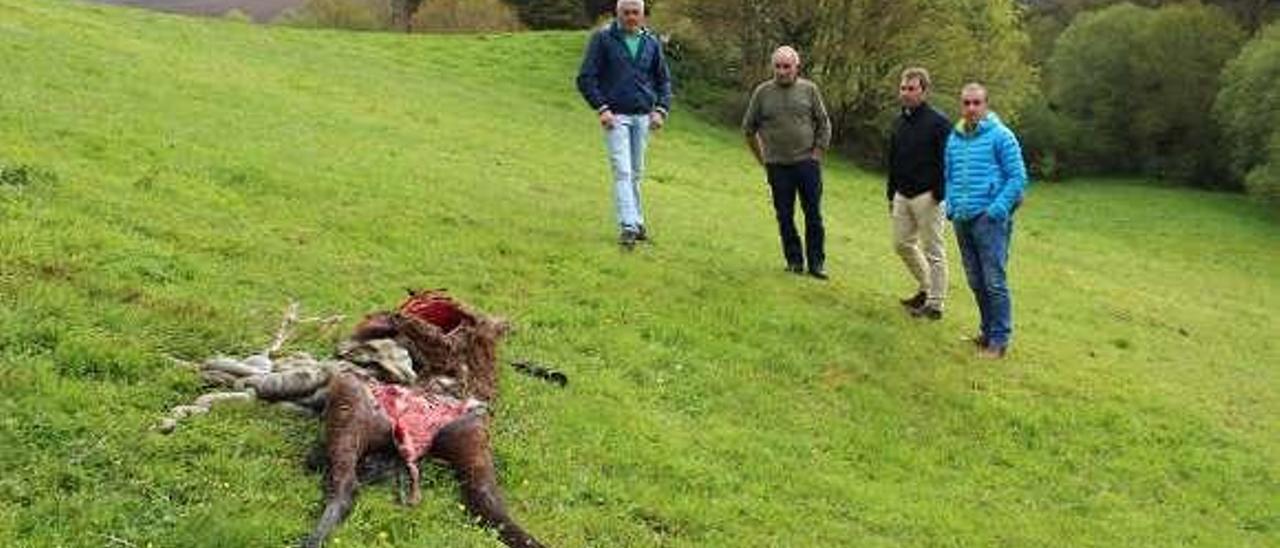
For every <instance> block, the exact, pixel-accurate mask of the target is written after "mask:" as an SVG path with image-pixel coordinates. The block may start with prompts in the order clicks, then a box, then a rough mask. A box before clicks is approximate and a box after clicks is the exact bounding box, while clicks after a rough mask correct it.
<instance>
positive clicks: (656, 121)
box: [649, 110, 667, 129]
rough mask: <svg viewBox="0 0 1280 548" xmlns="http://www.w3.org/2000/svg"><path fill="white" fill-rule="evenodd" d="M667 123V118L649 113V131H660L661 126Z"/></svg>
mask: <svg viewBox="0 0 1280 548" xmlns="http://www.w3.org/2000/svg"><path fill="white" fill-rule="evenodd" d="M665 123H667V117H666V116H663V115H662V113H661V112H658V111H656V110H655V111H653V112H650V113H649V129H662V124H665Z"/></svg>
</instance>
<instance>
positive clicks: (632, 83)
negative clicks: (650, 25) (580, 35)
mask: <svg viewBox="0 0 1280 548" xmlns="http://www.w3.org/2000/svg"><path fill="white" fill-rule="evenodd" d="M623 35H624V33H623V31H622V29H621V28H620V27H618V22H617V21H614V22H613V23H610V24H609V26H607V27H605V28H603V29H600V30H599V31H596V32H595V33H594V34H592V35H591V43H590V44H588V45H587V54H586V56H584V57H583V59H582V68H580V69H579V70H578V91H579V92H581V93H582V98H583V99H586V100H587V104H589V105H591V108H593V109H595V110H596V111H601V110H604V109H605V108H608V109H609V110H611V111H613V112H615V113H618V114H648V113H650V112H653V111H655V110H656V111H659V112H661V113H662V114H663V115H664V116H665V115H666V114H667V111H668V110H669V109H670V108H671V72H670V70H669V69H668V68H667V61H666V59H665V58H664V57H663V56H662V44H660V43H658V39H657V37H655V36H654V35H653V34H652V33H650V32H649V31H647V30H641V31H640V51H639V54H638V55H636V57H635V58H634V59H633V58H632V57H631V53H630V52H628V51H627V44H626V43H625V42H623Z"/></svg>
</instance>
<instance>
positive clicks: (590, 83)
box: [577, 32, 609, 113]
mask: <svg viewBox="0 0 1280 548" xmlns="http://www.w3.org/2000/svg"><path fill="white" fill-rule="evenodd" d="M602 38H603V34H602V33H599V32H596V33H594V34H592V35H591V41H590V42H588V43H587V52H586V54H584V55H583V56H582V66H581V67H579V68H578V82H577V83H578V93H581V94H582V98H583V99H585V100H586V101H587V104H588V105H591V108H592V109H594V110H595V111H596V112H597V113H603V112H606V111H608V110H609V105H608V104H607V103H605V97H604V92H602V91H601V90H600V78H601V76H602V75H603V73H604V59H605V55H604V53H605V52H604V43H603V41H602Z"/></svg>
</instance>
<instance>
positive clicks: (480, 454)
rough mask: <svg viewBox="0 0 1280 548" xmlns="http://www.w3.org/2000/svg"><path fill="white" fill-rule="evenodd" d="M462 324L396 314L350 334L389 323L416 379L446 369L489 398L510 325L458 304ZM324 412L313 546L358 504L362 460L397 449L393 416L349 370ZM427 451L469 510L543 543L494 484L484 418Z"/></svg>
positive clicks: (368, 321) (472, 419) (518, 542)
mask: <svg viewBox="0 0 1280 548" xmlns="http://www.w3.org/2000/svg"><path fill="white" fill-rule="evenodd" d="M458 307H459V310H460V311H461V312H462V317H463V324H461V325H460V326H458V327H457V328H455V329H453V330H452V331H451V332H449V333H445V332H443V331H442V330H441V329H440V328H439V327H437V326H435V325H433V324H431V323H430V322H425V321H422V320H420V319H418V318H415V317H412V316H407V315H402V314H399V313H390V314H388V313H379V314H372V315H370V316H367V317H366V318H365V320H364V321H362V322H361V324H360V325H359V326H357V328H356V332H355V334H354V336H353V338H356V339H362V338H366V337H367V338H380V337H384V336H386V335H387V334H388V333H387V328H388V327H392V328H393V329H394V331H395V338H396V340H397V341H399V342H400V343H401V344H402V345H403V346H405V347H406V348H408V349H409V353H410V356H412V358H413V361H414V365H415V368H417V369H418V370H419V371H418V373H419V379H430V378H431V377H432V376H435V375H449V376H453V377H455V378H457V379H458V381H459V383H460V384H461V389H462V393H463V397H475V398H478V399H481V400H484V401H489V402H491V401H493V398H494V396H496V395H497V360H496V358H497V355H496V353H497V343H498V341H499V339H501V338H502V336H503V335H504V334H505V333H506V331H507V323H506V322H505V321H502V320H495V319H491V318H489V317H487V316H484V315H481V314H476V313H474V312H472V311H470V310H467V309H465V308H463V307H461V305H458ZM328 392H329V400H328V405H327V407H326V410H325V435H326V457H327V459H328V463H329V470H328V473H327V477H326V484H325V485H326V489H325V491H326V494H325V508H324V512H323V514H322V515H321V517H320V520H319V522H318V523H317V524H316V528H315V529H314V530H313V532H312V533H311V535H310V536H309V537H307V539H306V540H305V541H304V543H303V546H306V547H318V546H322V545H323V544H324V540H325V539H326V538H327V537H328V536H329V534H330V533H332V532H333V529H334V528H336V527H337V526H338V524H340V523H342V521H343V520H344V519H346V517H347V515H348V514H349V513H350V512H351V508H352V506H353V505H354V502H355V495H356V490H357V487H358V485H357V484H358V478H357V475H358V473H359V467H360V464H361V460H362V459H364V458H365V457H367V456H371V455H374V454H380V453H384V452H385V451H387V450H388V449H393V448H394V441H393V436H392V431H391V424H390V422H389V421H388V420H387V419H386V418H385V417H384V416H383V415H382V413H381V411H380V410H379V409H378V405H377V402H375V401H374V399H373V396H372V394H370V392H369V390H368V389H367V388H366V385H365V382H364V380H363V379H361V378H359V377H358V376H356V375H355V374H352V373H341V374H338V375H335V376H334V378H333V379H331V380H330V382H329V388H328ZM429 455H430V456H431V457H433V458H435V459H438V460H440V461H443V462H444V463H445V464H447V465H448V466H449V467H450V468H452V469H453V471H454V474H455V476H456V477H457V478H458V481H459V482H460V486H461V495H462V500H463V503H464V504H465V506H466V508H467V510H468V511H469V512H470V513H471V514H472V515H475V516H476V517H478V518H480V519H481V521H482V522H483V523H484V524H485V525H487V526H489V527H492V528H494V529H496V530H497V531H498V535H499V537H500V538H501V539H502V542H503V543H505V544H506V545H507V546H510V547H513V548H517V547H518V548H533V547H540V546H541V544H540V543H539V542H538V541H537V540H535V539H534V538H533V537H532V536H530V535H529V534H528V533H526V532H525V531H524V530H523V529H522V528H521V527H520V526H519V525H518V524H517V523H516V522H515V520H514V519H512V518H511V516H510V514H508V513H507V510H506V504H505V503H504V502H503V500H502V494H501V491H500V490H499V488H498V482H497V474H496V472H495V470H494V466H493V450H492V447H491V445H490V441H489V416H488V415H487V414H483V415H475V414H472V415H466V416H464V417H462V418H460V419H458V420H455V421H454V422H452V423H450V424H449V425H447V426H445V427H444V428H443V429H442V430H441V431H440V432H439V433H438V434H436V437H435V438H434V439H433V441H432V444H431V448H430V450H429Z"/></svg>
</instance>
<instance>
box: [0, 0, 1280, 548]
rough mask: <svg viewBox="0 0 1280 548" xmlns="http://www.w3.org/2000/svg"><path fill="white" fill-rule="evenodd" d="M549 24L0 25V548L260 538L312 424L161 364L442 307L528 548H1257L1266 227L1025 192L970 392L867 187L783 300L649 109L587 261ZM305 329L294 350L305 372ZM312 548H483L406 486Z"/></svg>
mask: <svg viewBox="0 0 1280 548" xmlns="http://www.w3.org/2000/svg"><path fill="white" fill-rule="evenodd" d="M584 42H585V36H584V35H583V34H580V33H561V34H556V33H549V34H522V35H514V36H454V37H432V36H402V35H390V34H351V33H343V32H328V31H301V30H295V29H286V28H264V27H258V26H250V25H245V24H240V23H234V22H225V21H217V20H194V19H184V18H180V17H175V16H168V15H161V14H155V13H148V12H141V11H132V10H123V9H118V8H111V7H101V6H88V5H81V4H74V3H68V2H64V1H61V0H41V1H34V0H0V165H3V166H4V168H3V169H4V170H3V173H0V181H3V184H0V545H3V546H33V547H34V546H156V547H160V546H287V545H290V544H292V543H293V542H295V541H296V540H297V539H298V538H299V537H300V536H302V535H303V534H304V533H305V532H306V531H307V530H309V528H310V527H311V525H312V523H313V519H314V518H315V517H316V511H317V509H318V503H319V497H320V476H319V475H317V474H314V473H310V472H307V471H305V470H304V469H303V467H302V461H303V456H304V455H305V453H306V451H307V449H308V448H309V447H310V445H311V444H312V443H313V442H314V440H315V439H316V437H317V435H318V432H319V428H318V426H319V425H318V423H317V422H315V421H311V420H306V419H302V418H297V417H294V416H292V415H288V414H286V413H284V412H280V411H277V410H274V409H272V408H268V407H266V406H262V405H230V406H227V407H223V408H218V409H215V411H214V413H212V414H211V415H208V416H204V417H199V418H197V419H194V420H192V421H190V422H188V423H185V424H184V425H183V427H181V428H180V429H179V430H178V431H177V432H176V433H175V434H173V435H171V436H162V435H159V434H157V433H154V432H152V431H150V427H151V426H152V425H153V424H154V423H155V422H156V421H157V420H158V419H159V418H160V417H161V416H163V415H164V414H165V412H166V411H167V410H168V408H169V407H171V406H173V405H176V404H179V403H185V402H187V401H190V399H191V398H193V397H194V396H196V395H198V394H199V393H201V392H202V387H201V386H200V383H199V381H198V380H197V379H196V378H195V376H194V375H193V374H192V373H190V372H188V371H185V370H182V369H179V368H176V367H174V366H173V365H172V364H171V363H170V362H169V360H168V358H167V356H170V355H172V356H178V357H182V358H188V359H200V358H203V357H207V356H211V355H215V354H220V353H224V354H234V355H244V354H247V353H250V352H253V351H255V350H258V349H261V348H263V347H265V346H266V344H267V343H268V341H269V340H270V338H271V335H272V334H273V332H274V330H275V326H276V323H277V322H278V319H279V315H280V314H281V312H282V311H283V309H284V307H285V305H286V303H287V302H288V301H289V300H290V299H297V300H299V301H300V302H301V303H302V305H303V309H304V310H303V312H304V315H329V314H344V315H346V316H347V318H348V321H347V325H350V324H351V323H353V322H354V321H355V320H356V319H357V318H358V317H359V316H360V315H362V314H363V313H365V312H368V311H371V310H377V309H384V308H388V307H391V306H393V305H394V304H395V303H396V302H398V300H399V298H400V297H401V295H402V294H403V288H405V287H407V286H413V287H447V288H449V289H450V290H452V292H453V293H454V294H455V295H457V296H459V297H461V298H463V299H465V300H467V301H469V302H470V303H472V304H474V305H476V306H477V307H479V308H481V309H483V310H486V311H489V312H492V313H495V314H500V315H504V316H507V317H509V318H510V319H511V320H512V321H513V322H514V324H515V325H516V326H517V331H516V332H515V333H514V334H513V335H512V336H511V337H510V338H509V340H508V341H507V343H506V345H505V346H504V349H503V357H504V358H505V359H512V358H527V359H533V360H536V361H539V362H543V363H546V364H551V365H554V366H556V367H559V368H560V369H562V370H564V371H566V372H567V373H568V374H569V376H570V379H571V382H570V385H569V387H568V388H567V389H565V390H560V389H557V388H555V387H553V386H551V385H548V384H545V383H540V382H538V381H536V380H533V379H530V378H527V377H522V376H518V375H513V374H511V373H510V370H508V371H507V372H506V374H505V376H504V378H503V379H502V396H501V400H500V401H499V402H498V404H497V406H496V411H495V412H496V414H497V420H496V422H495V424H496V433H495V445H496V451H497V456H498V459H499V466H500V476H501V482H502V484H503V486H504V488H505V490H506V494H507V498H508V500H509V502H510V504H511V506H512V508H513V510H514V512H515V514H516V515H517V517H518V518H519V519H520V520H521V521H522V522H523V523H524V524H526V525H527V526H528V528H529V529H530V530H531V531H533V532H535V533H536V534H537V535H538V536H540V537H541V538H542V539H543V540H544V541H546V542H547V543H548V544H550V545H554V546H699V547H701V546H822V547H825V546H931V545H955V546H985V545H996V546H1043V545H1079V546H1177V545H1196V546H1233V547H1234V546H1274V545H1277V543H1280V342H1278V341H1277V335H1278V334H1280V320H1278V319H1277V315H1276V313H1275V310H1277V308H1280V223H1277V221H1276V220H1275V219H1274V218H1269V217H1268V216H1267V214H1266V213H1265V211H1264V210H1262V209H1260V208H1258V207H1256V206H1254V205H1252V204H1250V203H1249V202H1248V201H1247V200H1245V199H1243V198H1242V197H1239V196H1232V195H1221V194H1208V193H1201V192H1195V191H1188V190H1181V189H1172V188H1162V187H1157V186H1151V185H1143V184H1138V183H1135V182H1126V181H1075V182H1072V183H1069V184H1060V185H1055V184H1038V185H1036V186H1034V187H1033V188H1032V190H1031V193H1030V195H1029V200H1028V202H1027V205H1026V207H1024V208H1023V210H1022V211H1021V212H1020V213H1019V219H1018V227H1017V229H1016V234H1015V236H1014V244H1013V245H1014V250H1013V260H1012V265H1011V276H1012V283H1013V287H1014V306H1015V322H1016V329H1017V332H1016V335H1015V337H1016V340H1015V343H1014V345H1015V346H1014V350H1013V353H1012V355H1011V357H1010V359H1008V360H1006V361H1002V362H994V363H993V362H984V361H978V360H976V359H975V358H974V357H973V356H972V349H971V348H970V347H969V346H967V345H966V344H965V343H963V342H961V341H960V338H961V337H963V336H965V335H968V334H970V333H971V332H972V331H973V329H974V326H975V325H976V318H975V314H976V312H975V308H974V306H973V303H972V299H971V297H970V295H969V293H968V289H967V288H966V287H965V286H964V282H963V275H962V271H961V269H960V266H959V260H958V254H957V253H956V252H955V249H954V244H951V245H950V248H949V251H950V254H951V257H950V259H951V265H952V282H951V289H952V296H953V298H952V299H951V300H950V303H949V304H950V307H949V310H948V312H947V316H946V318H945V319H944V320H943V321H941V322H937V323H920V322H918V321H913V320H912V319H911V318H908V317H906V316H905V315H904V314H902V312H901V311H900V310H899V309H898V307H897V305H896V300H895V299H896V298H897V297H900V296H902V295H904V294H907V293H909V292H910V291H911V290H912V289H913V288H912V286H911V284H909V283H908V282H907V279H906V274H905V271H904V270H903V269H902V267H901V265H900V264H899V262H898V259H897V257H896V256H895V255H894V254H893V252H892V250H891V248H890V244H889V234H888V220H887V218H886V211H885V205H884V202H883V194H882V186H881V185H882V181H881V179H880V177H879V176H877V175H874V174H869V173H866V172H863V171H859V170H857V169H855V168H852V167H850V166H848V165H844V164H840V163H836V164H834V165H829V166H828V170H827V172H826V198H825V204H824V206H825V212H826V217H827V219H828V221H827V222H828V240H829V248H828V255H829V257H830V258H829V264H828V267H829V269H830V272H831V274H832V275H833V279H832V280H831V281H830V282H828V283H822V282H817V281H813V280H810V279H806V278H798V277H795V276H791V275H788V274H785V273H783V272H782V268H781V266H782V264H781V258H780V257H779V253H778V251H777V242H776V236H775V231H774V228H773V225H772V222H773V221H772V215H771V211H770V209H769V206H768V200H767V196H766V193H765V188H764V186H763V183H762V178H763V177H762V174H761V173H760V171H759V170H758V169H757V168H755V167H754V166H753V165H752V162H751V161H750V158H749V155H748V153H747V152H746V151H745V148H744V147H743V145H742V142H741V138H740V137H739V136H738V135H737V133H736V132H735V131H732V130H730V129H725V128H717V127H712V126H710V125H707V124H705V123H703V122H700V121H699V120H697V119H695V118H693V117H691V116H690V115H688V114H687V113H685V112H681V111H680V110H679V108H677V109H676V111H675V113H674V116H673V118H672V120H671V124H670V127H669V128H668V129H667V130H664V132H663V133H661V134H660V135H659V136H657V137H656V138H655V140H654V142H653V143H652V148H651V151H650V156H649V158H650V166H651V178H650V181H649V183H648V186H647V187H646V189H645V190H646V193H647V195H646V200H647V207H648V220H649V222H650V224H651V225H652V228H653V231H654V237H655V242H654V243H653V244H652V245H648V246H644V247H641V248H639V249H637V250H636V251H635V252H633V253H629V254H628V253H623V252H620V251H619V250H618V249H617V246H616V245H615V244H614V237H615V233H614V229H613V227H612V223H613V221H612V209H611V205H610V202H609V194H608V187H607V183H606V182H605V179H606V165H605V161H604V155H603V145H602V143H601V137H600V135H599V130H598V128H597V127H596V125H595V120H594V117H593V116H592V115H591V114H590V112H589V111H588V109H587V108H586V107H585V106H583V105H582V104H581V101H580V99H579V98H578V97H577V96H576V92H575V91H574V90H573V87H572V78H573V75H574V72H575V70H576V67H577V61H578V58H579V55H580V54H581V52H582V47H583V44H584ZM332 343H333V340H332V338H326V337H325V336H322V335H320V334H317V333H309V334H308V333H304V336H303V337H302V338H300V339H298V340H297V341H295V344H294V345H293V348H295V349H302V350H309V351H312V352H314V353H317V354H324V353H326V352H327V351H328V349H330V348H331V345H332ZM428 470H432V471H431V472H428V475H427V480H426V482H427V490H426V493H425V494H426V500H425V501H424V503H423V504H422V505H421V506H420V507H418V508H412V509H410V508H404V507H401V506H399V505H398V504H396V503H395V502H394V498H395V497H394V494H393V489H392V487H391V486H389V485H378V486H373V487H370V488H367V489H366V490H365V491H364V492H363V496H362V497H361V499H360V501H359V503H358V505H357V508H356V511H355V512H354V513H353V515H352V517H351V519H350V520H348V522H347V523H346V525H345V526H344V527H343V528H341V529H340V530H339V532H338V535H337V540H336V541H335V545H336V546H419V545H434V546H493V545H495V544H496V543H497V542H496V540H495V537H494V536H493V535H492V534H491V533H490V532H488V531H485V530H483V529H480V528H478V527H475V526H474V525H472V524H471V523H470V522H469V520H468V519H467V517H466V516H465V514H464V513H463V512H462V511H461V510H460V509H459V506H458V504H457V501H456V496H455V484H454V482H453V480H452V479H451V478H449V477H447V475H446V474H444V473H443V472H440V471H439V470H434V469H433V468H432V467H428Z"/></svg>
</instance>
